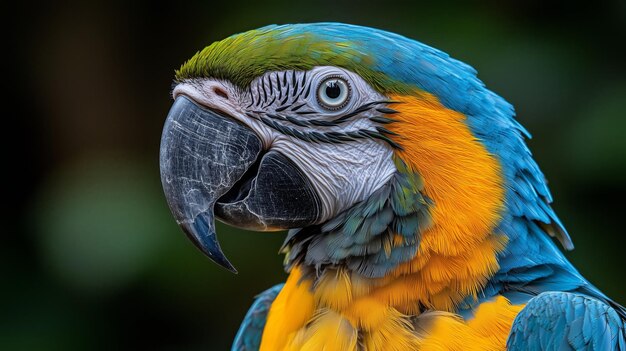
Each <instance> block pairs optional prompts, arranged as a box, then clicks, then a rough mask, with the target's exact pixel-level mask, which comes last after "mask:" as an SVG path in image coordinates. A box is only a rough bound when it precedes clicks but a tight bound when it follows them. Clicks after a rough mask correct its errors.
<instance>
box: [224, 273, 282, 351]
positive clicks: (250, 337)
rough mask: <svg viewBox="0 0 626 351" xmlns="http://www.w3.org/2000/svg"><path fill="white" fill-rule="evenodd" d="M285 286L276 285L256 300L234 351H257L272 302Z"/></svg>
mask: <svg viewBox="0 0 626 351" xmlns="http://www.w3.org/2000/svg"><path fill="white" fill-rule="evenodd" d="M284 285H285V284H278V285H275V286H273V287H271V288H269V289H267V290H265V291H264V292H262V293H260V294H259V295H257V297H256V300H254V303H253V304H252V306H250V309H249V310H248V313H246V316H245V318H244V321H243V323H242V324H241V326H240V327H239V331H237V335H236V336H235V340H234V341H233V346H232V348H231V350H232V351H256V350H258V349H259V347H260V345H261V336H262V335H263V328H264V327H265V321H266V320H267V313H268V312H269V309H270V306H271V305H272V302H273V301H274V299H275V298H276V296H277V295H278V293H279V292H280V290H281V289H282V288H283V286H284Z"/></svg>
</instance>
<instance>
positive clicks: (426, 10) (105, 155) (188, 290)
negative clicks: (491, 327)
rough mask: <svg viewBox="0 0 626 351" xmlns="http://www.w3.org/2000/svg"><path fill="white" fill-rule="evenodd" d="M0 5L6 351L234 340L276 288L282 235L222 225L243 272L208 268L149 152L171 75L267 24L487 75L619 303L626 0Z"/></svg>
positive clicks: (623, 296) (175, 346) (625, 167)
mask: <svg viewBox="0 0 626 351" xmlns="http://www.w3.org/2000/svg"><path fill="white" fill-rule="evenodd" d="M576 3H582V5H576ZM3 7H5V10H3V12H4V16H7V17H9V18H7V19H6V20H5V21H3V25H4V26H7V28H6V29H5V31H4V36H3V39H4V41H5V45H4V46H5V50H6V51H4V54H3V55H2V56H3V58H4V60H5V64H4V65H3V68H4V69H3V75H4V76H5V77H8V81H7V79H6V78H5V84H4V87H5V93H4V94H3V95H4V97H5V99H4V101H5V102H4V104H3V105H4V106H3V107H4V114H3V115H4V121H5V122H4V124H3V125H4V126H5V127H4V129H3V131H4V133H3V141H4V143H3V144H4V145H5V146H4V147H3V149H2V150H3V152H2V155H3V158H4V160H3V161H4V162H3V167H2V169H3V175H8V179H7V180H6V181H5V182H4V183H3V184H4V193H5V194H8V197H7V196H4V198H3V209H4V210H3V211H2V213H3V216H6V217H5V218H4V220H3V222H2V227H1V228H2V233H3V239H4V240H3V244H2V245H1V246H0V272H1V275H0V277H2V281H3V283H2V285H1V286H2V288H1V289H0V349H2V350H44V349H63V350H71V349H78V350H98V349H107V350H109V349H120V350H124V349H144V348H150V349H155V350H225V349H227V348H228V347H229V345H230V341H231V340H232V338H233V336H234V334H235V332H236V329H237V327H238V325H239V322H240V321H241V319H242V318H243V316H244V314H245V311H246V310H247V308H248V306H249V305H250V303H251V302H252V299H253V296H254V295H255V294H256V293H258V292H260V291H262V290H264V289H266V288H268V287H270V286H272V285H274V284H276V283H278V282H280V281H282V280H284V278H285V274H284V273H283V271H282V265H281V260H282V257H281V256H279V255H278V254H277V251H278V248H279V246H280V244H281V242H282V238H283V235H282V234H280V233H250V232H243V231H239V230H233V229H230V228H227V227H225V226H219V227H218V233H219V234H220V238H221V240H222V246H223V247H224V250H225V252H226V254H227V255H228V256H229V257H230V258H231V260H232V262H234V264H235V265H236V266H237V268H238V269H239V271H240V274H239V275H237V276H235V275H233V274H230V273H228V272H226V271H224V270H222V269H220V268H219V267H217V266H216V265H214V264H212V263H211V262H210V261H209V260H208V259H206V258H205V257H203V256H202V255H201V254H200V252H199V251H197V250H196V249H195V248H194V247H193V246H192V244H191V243H190V242H189V241H188V240H187V239H186V238H185V236H184V235H183V234H182V232H181V231H180V230H179V229H178V228H177V227H176V225H175V224H174V221H173V219H172V218H171V216H170V214H169V212H168V209H167V207H166V203H165V199H164V198H163V195H162V192H161V186H160V181H159V172H158V145H159V139H160V134H161V127H162V123H163V121H164V118H165V116H166V114H167V111H168V109H169V106H170V104H171V100H170V96H169V93H170V85H171V82H172V78H173V73H174V69H175V68H177V67H178V66H179V65H180V64H181V63H182V62H183V61H184V60H186V59H187V58H189V57H191V55H193V54H194V53H195V52H196V51H197V50H199V49H201V48H203V47H204V46H205V45H208V44H210V43H211V42H213V41H215V40H219V39H221V38H224V37H225V36H228V35H230V34H232V33H236V32H240V31H244V30H248V29H252V28H256V27H259V26H262V25H266V24H271V23H293V22H313V21H341V22H349V23H355V24H361V25H368V26H373V27H378V28H383V29H387V30H391V31H394V32H398V33H401V34H404V35H406V36H409V37H412V38H416V39H418V40H420V41H423V42H425V43H427V44H430V45H433V46H435V47H437V48H440V49H442V50H444V51H446V52H448V53H449V54H451V55H452V56H453V57H456V58H458V59H461V60H463V61H465V62H467V63H469V64H471V65H473V66H474V67H475V68H477V69H478V71H479V72H480V77H481V78H482V79H483V81H484V82H485V83H486V84H487V86H488V87H490V88H491V89H492V90H494V91H496V92H497V93H499V94H501V95H502V96H504V97H505V98H506V99H508V100H509V101H510V102H511V103H513V104H514V105H515V106H516V109H517V113H518V116H519V119H520V120H521V121H522V123H523V124H524V125H525V126H526V127H527V128H528V129H529V130H530V131H531V132H532V133H533V134H534V139H533V140H532V141H530V146H531V148H532V150H533V152H534V155H535V157H536V158H537V160H538V162H539V164H540V165H541V166H542V169H543V170H544V172H545V174H546V176H547V177H548V179H549V180H550V182H551V183H550V184H551V187H552V190H553V193H554V198H555V203H554V207H555V208H556V210H557V212H558V213H559V214H560V216H561V218H562V220H563V222H564V223H565V224H566V226H567V227H568V228H569V231H570V233H571V235H572V237H573V240H574V243H575V244H576V250H575V251H573V252H571V253H568V254H567V256H568V257H569V258H570V259H571V260H572V261H573V262H574V263H575V265H576V266H577V267H578V268H579V270H580V271H582V273H583V274H584V275H585V276H586V277H588V278H589V279H590V280H591V281H592V282H593V283H594V284H596V285H597V286H599V287H600V288H601V289H602V290H603V291H604V292H606V293H607V294H608V295H609V296H611V297H613V298H614V299H615V300H616V301H618V302H621V303H622V304H624V303H626V283H625V281H626V279H625V278H626V276H625V274H624V262H626V260H625V259H624V252H625V250H624V249H625V248H626V246H625V242H626V239H625V237H626V233H625V230H624V214H625V212H626V206H625V202H626V191H625V190H626V189H625V188H626V136H625V135H626V112H625V111H626V69H625V64H626V55H625V54H624V53H625V50H624V44H625V43H626V3H625V2H624V1H619V0H618V1H605V2H571V1H569V2H568V1H560V2H555V3H552V4H550V5H548V4H546V3H545V2H532V1H531V2H529V1H512V2H509V1H487V2H480V3H478V2H476V3H473V2H467V1H463V2H451V3H450V2H447V3H444V2H435V1H429V2H425V3H418V2H413V3H401V2H396V3H393V4H392V3H389V2H386V1H374V0H368V1H359V2H358V3H350V2H346V1H339V0H333V1H330V0H329V1H321V2H316V3H313V2H302V3H292V2H276V1H270V0H266V1H250V2H247V3H236V2H234V1H219V2H212V1H208V0H204V1H186V2H181V3H178V4H174V3H163V4H161V3H158V2H154V1H146V0H140V1H129V2H125V1H121V2H116V1H75V2H67V3H56V4H53V2H49V3H47V4H33V3H31V2H11V4H5V5H3ZM7 34H8V36H7ZM7 47H8V48H9V49H8V50H7ZM7 122H8V123H7Z"/></svg>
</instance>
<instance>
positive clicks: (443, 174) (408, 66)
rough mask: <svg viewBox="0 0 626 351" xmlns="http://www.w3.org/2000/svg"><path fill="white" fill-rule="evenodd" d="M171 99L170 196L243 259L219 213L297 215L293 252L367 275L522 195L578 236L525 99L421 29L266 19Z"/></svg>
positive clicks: (222, 44) (471, 233)
mask: <svg viewBox="0 0 626 351" xmlns="http://www.w3.org/2000/svg"><path fill="white" fill-rule="evenodd" d="M173 98H174V104H173V106H172V108H171V110H170V112H169V115H168V116H167V119H166V122H165V126H164V130H163V136H162V142H161V148H160V167H161V178H162V184H163V188H164V192H165V195H166V198H167V201H168V204H169V207H170V209H171V211H172V213H173V215H174V217H175V219H176V221H177V223H178V224H179V225H180V226H181V227H182V229H183V231H184V232H185V233H186V234H187V236H188V237H189V238H190V239H191V240H192V241H193V242H194V243H195V244H196V246H197V247H198V248H200V249H201V250H202V251H203V252H204V253H205V254H206V255H208V256H209V257H210V258H211V259H212V260H213V261H215V262H216V263H218V264H219V265H221V266H223V267H225V268H227V269H229V270H231V271H235V269H234V267H233V265H232V264H231V263H230V262H229V261H228V259H227V258H226V257H225V255H224V254H223V252H222V250H221V248H220V245H219V243H218V241H217V236H216V232H215V219H219V220H220V221H222V222H224V223H226V224H229V225H232V226H236V227H240V228H245V229H250V230H256V231H278V230H285V229H290V232H289V235H288V237H287V240H286V242H285V251H286V252H287V253H288V261H289V263H290V264H298V263H306V264H307V265H309V266H311V267H316V268H320V267H323V266H326V265H336V264H339V263H344V264H347V265H348V266H350V267H352V268H354V269H355V270H358V271H359V272H361V273H362V274H364V275H366V276H369V277H375V276H382V275H384V274H386V273H387V272H388V271H389V270H390V269H392V268H393V267H396V266H397V265H398V264H400V263H403V262H406V261H408V260H409V259H411V258H413V257H414V256H415V255H416V253H417V250H418V246H419V245H420V241H428V245H430V247H431V248H433V250H436V249H437V247H441V246H442V245H448V244H450V245H451V247H455V248H457V249H458V250H461V249H460V247H462V246H463V245H466V246H469V245H475V244H476V243H478V242H481V240H483V239H481V238H482V237H481V235H483V234H481V233H492V232H494V230H495V229H496V228H497V227H498V226H499V225H500V224H501V222H502V219H503V218H505V217H506V216H507V215H508V214H511V213H514V212H515V211H521V210H519V209H518V208H517V207H516V204H517V203H516V201H518V202H519V201H522V200H524V201H525V202H529V203H531V204H534V205H532V206H536V207H537V210H536V211H534V212H533V213H535V214H534V215H535V216H536V217H537V218H536V219H537V220H538V221H539V222H542V223H544V224H545V225H546V226H548V225H550V223H557V224H556V225H553V228H551V229H550V230H549V232H551V233H553V234H554V235H556V236H557V237H559V239H561V240H562V242H563V243H565V245H566V247H569V246H571V242H570V241H569V237H568V236H567V234H566V233H565V232H564V230H563V229H562V227H561V226H560V224H558V221H556V222H555V218H556V217H554V218H548V219H545V218H544V217H546V216H547V217H552V216H553V212H552V211H551V210H550V209H549V206H548V205H547V204H548V203H549V201H550V195H549V192H548V189H547V187H546V186H545V183H544V180H543V176H542V175H541V173H540V171H539V170H538V168H537V166H536V164H535V163H534V161H532V158H531V157H530V153H529V152H528V149H527V148H526V146H525V144H524V142H523V138H524V135H525V134H526V132H525V131H524V130H523V128H522V127H521V126H520V125H518V124H517V123H516V122H515V121H514V119H513V109H512V107H511V106H510V105H509V104H508V103H506V102H505V101H504V100H503V99H502V98H500V97H499V96H497V95H496V94H494V93H492V92H491V91H489V90H487V89H486V88H485V87H484V85H483V83H482V82H481V81H480V80H478V79H477V78H476V73H475V71H474V70H473V69H472V68H471V67H469V66H467V65H465V64H463V63H461V62H459V61H456V60H454V59H452V58H450V57H449V56H448V55H446V54H445V53H443V52H441V51H438V50H436V49H433V48H431V47H429V46H426V45H424V44H421V43H419V42H416V41H413V40H411V39H407V38H405V37H402V36H400V35H396V34H393V33H389V32H385V31H382V30H376V29H371V28H366V27H359V26H353V25H345V24H337V23H317V24H298V25H282V26H268V27H263V28H260V29H257V30H252V31H248V32H245V33H241V34H237V35H234V36H231V37H229V38H227V39H224V40H222V41H219V42H215V43H213V44H211V45H210V46H208V47H206V48H205V49H204V50H202V51H200V52H198V53H197V54H196V55H195V56H193V57H192V58H191V59H190V60H189V61H187V62H186V63H184V64H183V66H182V67H181V68H180V69H179V70H178V71H177V72H176V80H175V85H174V89H173ZM529 216H532V215H529ZM542 219H543V220H542ZM432 228H438V229H437V230H438V231H437V233H438V234H437V235H434V234H433V235H431V236H429V237H428V238H426V237H424V238H422V236H421V235H420V233H424V232H426V231H428V230H431V229H432ZM486 235H487V234H484V236H486Z"/></svg>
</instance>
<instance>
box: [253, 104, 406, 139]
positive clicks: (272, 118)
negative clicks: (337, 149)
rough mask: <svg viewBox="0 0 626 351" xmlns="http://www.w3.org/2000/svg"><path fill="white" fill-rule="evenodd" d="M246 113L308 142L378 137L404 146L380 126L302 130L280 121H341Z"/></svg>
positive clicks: (318, 124)
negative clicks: (334, 129)
mask: <svg viewBox="0 0 626 351" xmlns="http://www.w3.org/2000/svg"><path fill="white" fill-rule="evenodd" d="M379 103H384V102H374V103H368V104H365V105H363V106H362V107H363V108H359V109H361V112H363V111H366V110H368V109H370V108H371V107H372V106H374V105H376V104H379ZM283 110H284V109H283ZM357 110H358V109H357ZM246 115H247V116H248V117H250V118H253V119H256V120H259V121H261V122H262V123H263V124H265V125H266V126H268V127H270V128H272V129H274V130H276V131H278V132H280V133H282V134H285V135H289V136H292V137H294V138H298V139H300V140H304V141H307V142H314V143H332V144H340V143H344V142H350V141H355V140H359V139H378V140H382V141H384V142H386V143H388V144H389V145H391V146H392V147H393V148H396V149H402V147H401V146H400V145H399V144H398V143H396V142H395V141H393V140H391V139H390V138H389V137H387V136H386V134H388V135H397V133H394V132H392V131H390V130H388V129H386V128H383V127H380V126H378V127H376V131H373V130H368V129H357V130H354V131H348V132H333V131H331V132H318V131H300V130H298V129H296V128H292V127H289V126H286V125H283V124H281V123H279V121H280V122H288V123H291V124H293V125H295V126H298V127H311V126H314V127H334V126H337V125H338V124H339V123H337V122H335V121H326V120H315V119H314V120H302V119H298V118H296V117H293V116H289V115H281V114H273V113H266V112H263V111H252V112H247V113H246ZM351 115H353V114H351ZM372 118H374V117H370V120H373V119H372ZM376 118H378V119H380V118H384V117H376ZM346 120H347V119H344V120H342V121H341V122H340V123H343V122H345V121H346ZM387 123H390V122H387Z"/></svg>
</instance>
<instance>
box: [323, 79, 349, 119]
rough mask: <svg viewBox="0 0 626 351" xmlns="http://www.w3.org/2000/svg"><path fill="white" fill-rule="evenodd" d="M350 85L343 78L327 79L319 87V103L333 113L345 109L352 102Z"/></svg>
mask: <svg viewBox="0 0 626 351" xmlns="http://www.w3.org/2000/svg"><path fill="white" fill-rule="evenodd" d="M350 96H351V91H350V83H348V81H347V80H346V79H344V78H342V77H338V76H334V77H333V76H331V77H326V79H324V80H323V81H322V82H321V83H320V84H319V85H318V86H317V101H318V102H319V103H320V105H321V106H322V107H323V108H325V109H327V110H331V111H336V110H339V109H342V108H344V107H345V106H346V105H347V104H348V101H350Z"/></svg>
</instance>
